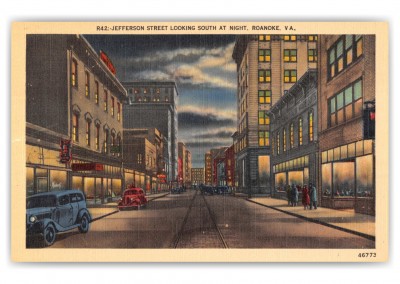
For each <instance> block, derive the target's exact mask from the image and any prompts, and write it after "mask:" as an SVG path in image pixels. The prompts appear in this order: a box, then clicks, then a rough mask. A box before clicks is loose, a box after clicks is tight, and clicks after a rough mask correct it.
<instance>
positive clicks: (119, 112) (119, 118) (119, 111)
mask: <svg viewBox="0 0 400 284" xmlns="http://www.w3.org/2000/svg"><path fill="white" fill-rule="evenodd" d="M117 120H118V121H121V104H120V103H117Z"/></svg>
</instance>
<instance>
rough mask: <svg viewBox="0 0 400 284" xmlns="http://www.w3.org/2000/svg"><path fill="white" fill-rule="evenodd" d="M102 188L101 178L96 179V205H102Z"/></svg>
mask: <svg viewBox="0 0 400 284" xmlns="http://www.w3.org/2000/svg"><path fill="white" fill-rule="evenodd" d="M102 192H103V191H102V188H101V178H96V193H95V201H94V202H95V203H101V201H102V199H103V193H102Z"/></svg>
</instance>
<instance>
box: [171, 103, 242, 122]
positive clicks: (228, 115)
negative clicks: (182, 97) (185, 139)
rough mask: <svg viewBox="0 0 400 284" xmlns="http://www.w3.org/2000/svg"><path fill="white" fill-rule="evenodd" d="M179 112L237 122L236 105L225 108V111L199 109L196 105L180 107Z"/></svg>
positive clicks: (211, 108)
mask: <svg viewBox="0 0 400 284" xmlns="http://www.w3.org/2000/svg"><path fill="white" fill-rule="evenodd" d="M178 112H182V113H184V112H191V113H195V114H200V115H210V116H217V117H219V118H221V119H231V120H234V121H236V105H233V108H230V109H229V108H225V109H220V108H213V107H207V108H204V107H202V108H199V107H198V106H194V105H184V106H179V108H178Z"/></svg>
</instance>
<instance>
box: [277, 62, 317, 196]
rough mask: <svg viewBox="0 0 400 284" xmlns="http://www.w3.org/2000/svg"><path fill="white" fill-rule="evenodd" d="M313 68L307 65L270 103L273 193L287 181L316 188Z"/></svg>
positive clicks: (281, 191) (280, 193) (283, 193)
mask: <svg viewBox="0 0 400 284" xmlns="http://www.w3.org/2000/svg"><path fill="white" fill-rule="evenodd" d="M317 86H318V78H317V70H315V69H310V70H309V71H307V72H306V73H305V74H304V75H303V76H302V77H301V78H300V79H299V80H298V81H297V83H296V84H294V85H293V86H292V87H291V88H290V89H289V91H288V92H286V94H285V95H283V97H282V98H281V99H280V100H279V101H278V102H277V103H276V104H274V106H272V107H271V110H270V112H269V113H270V115H271V173H272V183H273V192H272V195H273V196H274V197H278V198H283V199H285V198H286V197H287V195H286V186H287V185H290V186H291V185H293V184H295V185H300V186H301V187H302V186H303V185H304V184H307V185H308V184H309V183H312V184H313V185H314V186H316V188H318V187H319V186H318V185H319V184H318V177H319V176H318V173H319V164H318V161H319V158H318V157H319V155H318V154H319V153H318V133H317V121H318V111H317V106H318V104H317V100H318V94H317Z"/></svg>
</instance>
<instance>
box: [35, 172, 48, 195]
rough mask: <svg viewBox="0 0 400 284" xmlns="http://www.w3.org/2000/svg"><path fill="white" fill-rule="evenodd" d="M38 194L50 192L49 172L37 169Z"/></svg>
mask: <svg viewBox="0 0 400 284" xmlns="http://www.w3.org/2000/svg"><path fill="white" fill-rule="evenodd" d="M36 185H37V193H41V192H47V191H48V179H47V170H44V169H36Z"/></svg>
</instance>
